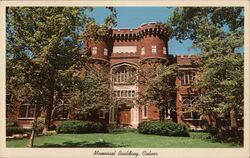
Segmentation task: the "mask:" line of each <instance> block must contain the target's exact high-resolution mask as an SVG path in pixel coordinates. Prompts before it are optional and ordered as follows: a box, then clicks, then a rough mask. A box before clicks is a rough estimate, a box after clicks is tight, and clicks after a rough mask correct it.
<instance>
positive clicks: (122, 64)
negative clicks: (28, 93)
mask: <svg viewBox="0 0 250 158" xmlns="http://www.w3.org/2000/svg"><path fill="white" fill-rule="evenodd" d="M169 35H170V34H169V30H167V29H165V28H161V27H159V26H158V25H157V24H156V23H147V24H142V25H141V26H139V27H138V28H135V29H112V31H111V32H110V34H108V35H107V37H104V38H103V40H101V41H100V42H95V43H93V42H92V43H87V48H88V49H89V50H90V52H91V58H92V59H93V60H99V61H101V62H105V63H106V65H108V68H109V71H110V74H108V75H110V83H111V85H110V94H112V96H111V97H112V98H114V99H119V100H123V99H126V100H131V102H133V103H134V106H128V105H126V103H124V105H122V106H121V105H119V106H117V107H116V106H114V107H111V108H110V109H109V110H107V111H106V112H104V113H99V115H92V117H95V119H93V120H102V121H105V122H107V123H109V124H115V125H120V126H128V127H137V126H138V124H139V123H140V122H142V121H147V120H159V118H160V116H159V109H158V108H157V107H156V106H154V105H150V106H144V105H139V104H138V103H137V102H136V99H137V97H138V93H139V92H140V91H141V90H142V88H143V87H142V86H141V85H140V84H139V82H131V81H130V78H131V76H134V75H135V74H138V72H139V71H140V69H141V68H143V67H146V66H145V65H144V63H145V62H144V61H145V60H148V59H160V60H167V61H169V62H171V63H176V64H177V65H178V69H179V70H180V71H181V72H182V76H181V77H177V78H176V81H175V85H176V97H175V98H176V99H175V102H171V104H173V103H174V104H175V105H172V107H173V106H175V107H176V108H175V110H174V111H171V110H170V109H168V108H166V109H165V118H166V119H172V120H174V121H176V122H177V123H185V124H187V125H188V126H189V127H190V128H200V127H201V126H200V125H201V122H202V119H203V118H202V117H201V116H199V115H198V114H197V113H196V112H194V111H192V104H193V102H194V98H195V91H194V90H193V89H192V88H191V86H190V84H191V83H192V81H193V80H194V78H195V76H196V73H197V71H198V67H197V66H195V65H194V64H192V61H197V60H198V57H197V56H194V55H177V56H173V55H170V53H171V52H169V51H168V39H169ZM138 77H140V76H137V77H136V78H135V80H138ZM107 93H109V92H107ZM166 106H167V105H166ZM33 115H34V112H32V108H30V107H29V104H27V103H24V104H23V105H22V106H21V108H20V110H19V117H18V118H17V120H18V122H19V124H20V125H22V126H24V127H25V125H28V124H29V122H30V121H31V120H32V118H33ZM60 117H61V119H67V118H69V117H68V114H67V113H65V114H61V115H60ZM59 119H60V118H59Z"/></svg>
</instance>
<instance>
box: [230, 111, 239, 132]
mask: <svg viewBox="0 0 250 158" xmlns="http://www.w3.org/2000/svg"><path fill="white" fill-rule="evenodd" d="M230 125H231V129H232V131H237V130H238V125H237V112H236V109H235V108H232V109H231V110H230Z"/></svg>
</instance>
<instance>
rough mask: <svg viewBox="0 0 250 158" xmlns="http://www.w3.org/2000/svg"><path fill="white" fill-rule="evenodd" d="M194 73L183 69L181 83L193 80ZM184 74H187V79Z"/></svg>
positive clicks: (189, 82) (188, 82)
mask: <svg viewBox="0 0 250 158" xmlns="http://www.w3.org/2000/svg"><path fill="white" fill-rule="evenodd" d="M195 75H196V74H195V72H192V71H184V72H183V76H182V79H181V85H190V84H191V83H192V82H193V81H194V79H195ZM186 76H187V81H186ZM182 80H183V82H182Z"/></svg>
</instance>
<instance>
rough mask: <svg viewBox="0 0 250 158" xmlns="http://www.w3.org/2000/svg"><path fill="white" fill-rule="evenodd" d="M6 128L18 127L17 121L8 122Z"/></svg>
mask: <svg viewBox="0 0 250 158" xmlns="http://www.w3.org/2000/svg"><path fill="white" fill-rule="evenodd" d="M6 127H18V124H17V122H16V121H6Z"/></svg>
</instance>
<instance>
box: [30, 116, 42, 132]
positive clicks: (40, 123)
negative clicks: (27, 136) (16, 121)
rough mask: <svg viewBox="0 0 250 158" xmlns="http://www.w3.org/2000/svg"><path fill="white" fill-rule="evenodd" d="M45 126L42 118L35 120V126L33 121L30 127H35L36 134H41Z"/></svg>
mask: <svg viewBox="0 0 250 158" xmlns="http://www.w3.org/2000/svg"><path fill="white" fill-rule="evenodd" d="M44 124H45V119H44V118H37V122H36V125H35V122H34V121H33V123H32V125H33V127H35V129H36V132H37V134H41V133H42V132H43V128H44Z"/></svg>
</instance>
